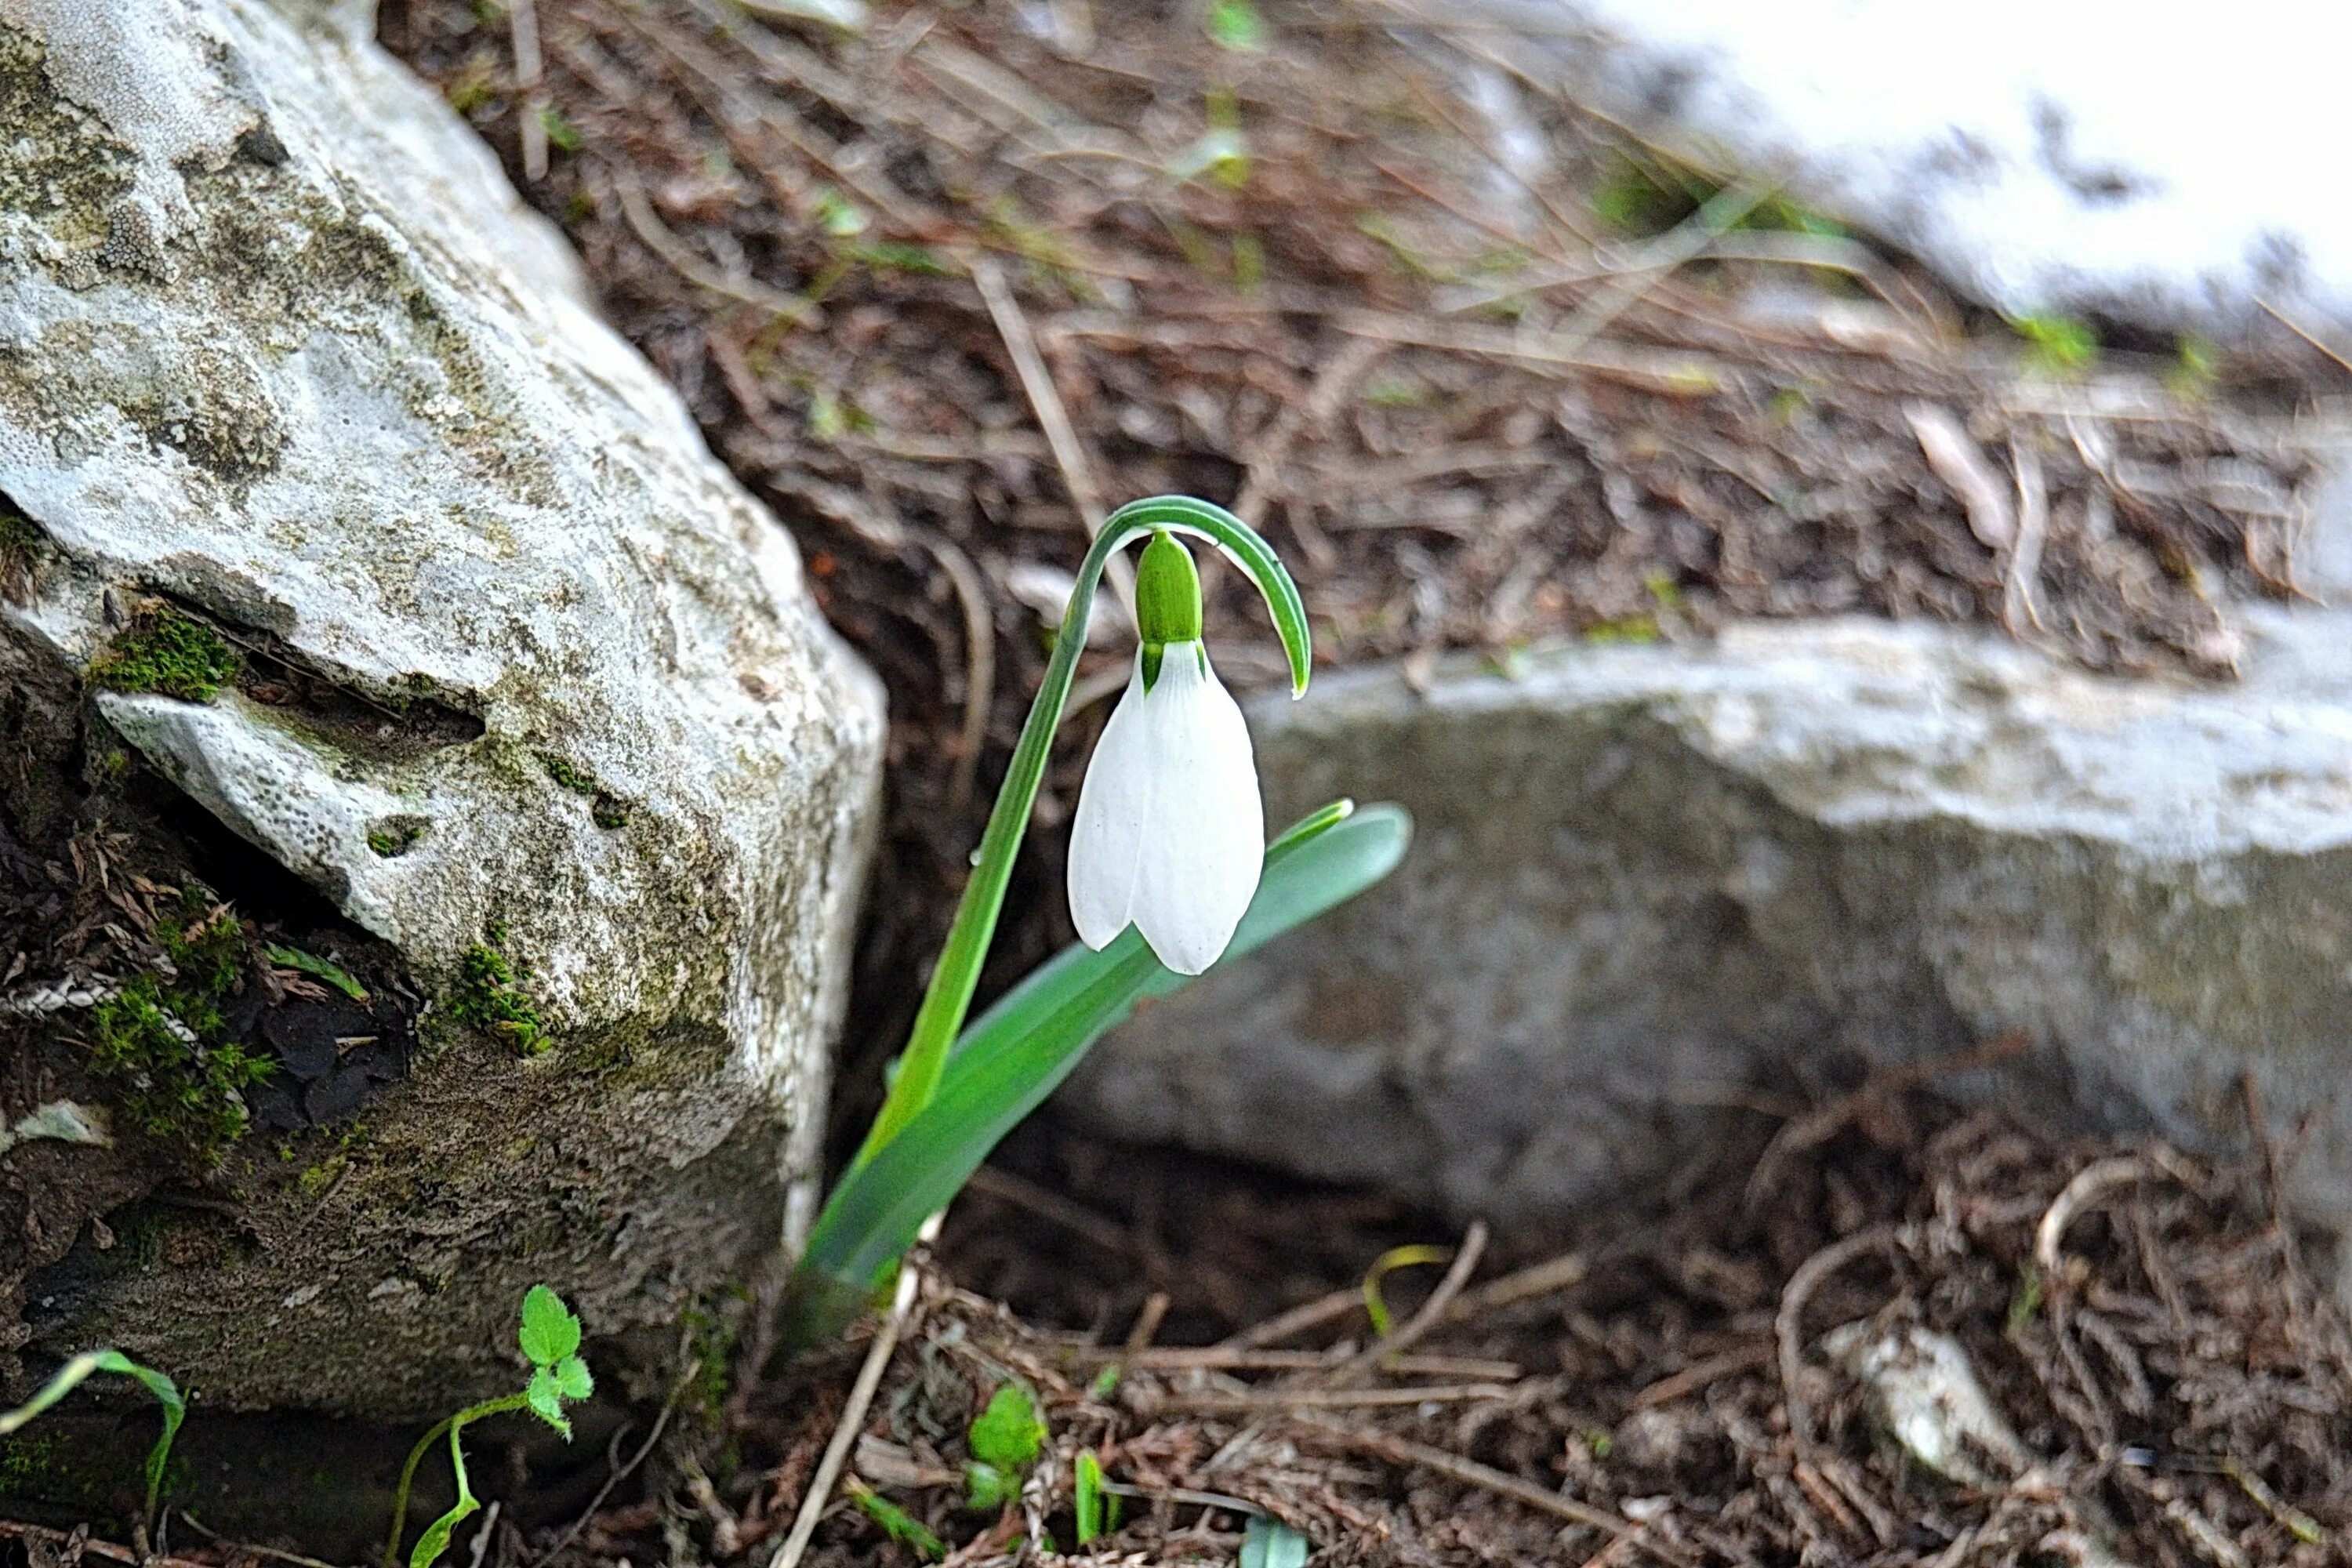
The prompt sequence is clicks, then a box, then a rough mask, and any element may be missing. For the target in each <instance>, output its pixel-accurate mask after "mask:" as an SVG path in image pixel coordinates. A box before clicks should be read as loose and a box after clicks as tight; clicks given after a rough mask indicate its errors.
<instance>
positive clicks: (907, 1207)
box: [785, 496, 1411, 1344]
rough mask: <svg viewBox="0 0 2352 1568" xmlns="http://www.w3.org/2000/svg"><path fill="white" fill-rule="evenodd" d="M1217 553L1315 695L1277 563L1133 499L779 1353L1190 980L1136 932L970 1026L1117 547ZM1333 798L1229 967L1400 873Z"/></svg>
mask: <svg viewBox="0 0 2352 1568" xmlns="http://www.w3.org/2000/svg"><path fill="white" fill-rule="evenodd" d="M1160 531H1170V532H1175V533H1184V534H1191V535H1192V536H1193V537H1195V538H1199V539H1205V540H1207V541H1209V542H1211V543H1213V544H1214V545H1216V546H1217V547H1218V548H1219V549H1220V551H1221V552H1223V554H1224V555H1225V556H1226V557H1227V559H1228V560H1230V561H1231V562H1232V563H1234V564H1235V565H1237V566H1239V567H1240V568H1241V570H1242V572H1243V573H1244V575H1246V576H1248V577H1249V578H1250V579H1251V581H1252V582H1253V583H1255V585H1256V587H1257V589H1258V592H1259V594H1260V595H1262V596H1263V597H1264V598H1265V605H1266V608H1267V610H1268V612H1269V614H1270V615H1271V616H1272V618H1273V621H1274V625H1275V630H1276V634H1277V635H1278V636H1279V637H1280V639H1281V642H1282V646H1283V651H1284V654H1285V655H1286V658H1287V660H1288V663H1289V667H1290V677H1291V690H1292V694H1293V695H1294V696H1296V695H1297V694H1299V693H1301V692H1303V691H1305V690H1306V689H1307V675H1308V671H1309V669H1310V668H1311V664H1312V645H1311V641H1310V636H1309V633H1308V629H1307V612H1306V606H1305V605H1302V604H1301V603H1300V602H1299V597H1298V590H1297V586H1296V585H1295V584H1292V582H1291V580H1290V574H1289V573H1288V572H1287V571H1286V570H1285V569H1284V568H1283V565H1282V563H1281V561H1280V559H1279V558H1277V557H1276V554H1275V553H1274V551H1273V550H1272V548H1271V547H1269V546H1268V545H1267V544H1266V542H1265V540H1263V539H1261V538H1260V537H1259V536H1258V535H1257V533H1256V531H1255V530H1253V529H1251V528H1250V527H1249V525H1248V524H1246V523H1244V522H1243V521H1241V520H1240V519H1239V518H1237V517H1235V516H1234V515H1233V514H1232V513H1231V512H1229V511H1226V510H1224V509H1223V508H1222V507H1218V506H1213V505H1212V504H1210V503H1209V502H1207V501H1202V500H1193V499H1192V498H1191V497H1188V496H1156V497H1151V498H1150V499H1147V500H1139V501H1131V502H1129V504H1128V505H1126V506H1123V507H1121V508H1119V509H1118V510H1117V511H1115V512H1113V513H1112V514H1111V515H1110V516H1109V517H1108V519H1106V520H1105V521H1104V523H1103V526H1102V529H1101V531H1099V532H1097V534H1096V536H1095V542H1094V544H1093V547H1092V548H1091V549H1089V550H1088V551H1087V556H1086V560H1085V561H1084V562H1083V563H1081V564H1080V566H1079V569H1078V572H1077V575H1076V581H1075V583H1074V584H1072V586H1071V589H1070V593H1069V597H1068V601H1067V604H1066V608H1065V609H1064V612H1063V616H1062V622H1061V626H1060V627H1059V628H1058V631H1057V633H1056V635H1055V641H1054V647H1053V652H1052V654H1051V656H1050V657H1049V658H1048V660H1047V663H1046V667H1045V679H1044V680H1043V681H1042V682H1041V683H1040V685H1039V689H1038V691H1037V695H1036V698H1035V699H1034V701H1033V702H1032V703H1031V706H1030V710H1029V716H1028V719H1027V720H1026V721H1024V724H1023V726H1022V731H1021V737H1020V740H1019V742H1017V743H1016V744H1015V746H1014V748H1013V761H1012V764H1011V766H1010V767H1009V768H1008V769H1007V770H1006V773H1005V778H1004V783H1003V786H1002V787H1001V788H1000V789H999V791H998V793H997V797H996V804H995V805H994V806H993V807H992V809H991V811H990V813H989V818H988V825H987V826H986V828H985V829H984V830H983V831H982V836H981V842H980V848H979V850H978V852H977V853H976V854H975V855H974V856H973V857H972V873H971V879H970V880H969V881H968V882H967V883H966V884H965V886H964V891H963V897H962V900H961V902H960V903H959V904H958V906H957V909H956V914H955V920H954V922H953V924H952V925H951V926H950V929H949V931H948V938H947V942H946V946H945V949H944V951H943V952H941V953H940V960H939V963H938V965H937V966H936V967H935V968H934V969H933V971H932V973H931V978H930V983H929V986H928V987H927V988H926V989H925V992H924V994H923V1000H922V1003H921V1005H920V1006H919V1008H918V1010H917V1012H916V1015H915V1021H914V1025H913V1026H912V1028H911V1029H910V1030H909V1032H908V1040H907V1047H906V1049H905V1051H904V1052H903V1053H901V1055H900V1057H899V1058H898V1071H897V1074H896V1076H895V1077H894V1078H893V1079H891V1081H890V1085H889V1089H888V1092H887V1095H886V1096H885V1098H884V1100H883V1103H882V1109H881V1110H880V1111H879V1112H878V1113H877V1115H876V1117H875V1119H874V1124H873V1127H872V1128H871V1130H870V1131H868V1132H867V1133H866V1142H865V1143H864V1145H863V1146H862V1147H861V1148H860V1149H859V1150H858V1152H857V1154H856V1158H855V1159H854V1160H852V1162H851V1163H850V1166H849V1170H848V1172H847V1173H846V1174H845V1176H844V1178H843V1180H842V1182H841V1184H840V1185H839V1186H838V1187H836V1188H835V1191H834V1193H833V1194H832V1195H831V1196H830V1197H829V1198H828V1199H827V1200H826V1203H825V1205H824V1210H823V1211H822V1212H821V1213H820V1214H819V1215H818V1216H817V1223H816V1226H815V1228H814V1232H813V1233H812V1235H811V1237H810V1240H809V1244H808V1247H807V1248H806V1250H805V1251H804V1252H803V1255H802V1258H801V1261H800V1265H799V1268H797V1269H796V1270H795V1272H794V1275H793V1281H792V1285H791V1289H790V1291H789V1293H788V1295H787V1299H786V1301H785V1316H786V1325H785V1342H787V1343H792V1344H806V1343H810V1342H814V1340H816V1339H819V1338H823V1337H827V1336H830V1335H831V1334H834V1333H837V1332H838V1331H841V1330H843V1329H845V1327H847V1325H848V1324H849V1323H850V1322H851V1321H855V1319H856V1316H857V1314H858V1313H859V1312H861V1311H862V1310H864V1309H865V1307H866V1303H867V1300H868V1299H869V1298H870V1297H871V1295H872V1294H873V1292H874V1290H875V1289H877V1286H878V1285H879V1284H880V1283H881V1281H882V1280H883V1279H885V1278H886V1277H887V1275H888V1274H889V1273H890V1272H891V1270H892V1269H893V1268H895V1267H896V1266H897V1263H898V1259H899V1258H901V1257H902V1256H903V1255H904V1253H905V1251H906V1249H907V1248H908V1247H909V1246H910V1245H912V1243H913V1241H914V1237H915V1236H916V1233H917V1232H918V1231H919V1229H920V1228H921V1226H922V1224H923V1222H924V1221H925V1219H926V1218H928V1217H929V1215H931V1214H933V1213H936V1212H938V1211H939V1210H940V1209H942V1208H944V1207H945V1206H946V1205H947V1204H948V1202H949V1201H950V1199H952V1198H953V1197H954V1196H955V1194H956V1193H957V1192H958V1191H959V1190H960V1189H961V1187H962V1185H963V1184H964V1182H965V1181H966V1180H967V1179H968V1178H969V1177H970V1176H971V1173H972V1172H973V1171H974V1170H976V1169H978V1168H979V1165H980V1163H981V1161H982V1160H983V1159H985V1158H986V1157H987V1155H988V1152H989V1151H990V1150H991V1149H992V1148H994V1147H995V1146H996V1143H997V1141H998V1140H999V1139H1001V1138H1003V1136H1004V1134H1005V1133H1006V1132H1007V1131H1011V1129H1012V1128H1013V1124H1014V1123H1016V1122H1017V1121H1020V1119H1021V1118H1022V1117H1024V1116H1025V1115H1027V1114H1028V1113H1029V1111H1030V1110H1033V1109H1034V1108H1035V1107H1036V1105H1037V1104H1038V1103H1039V1102H1040V1101H1041V1100H1044V1098H1045V1096H1046V1095H1047V1094H1049V1093H1051V1092H1052V1091H1053V1089H1054V1088H1055V1086H1056V1085H1057V1084H1059V1083H1060V1082H1061V1081H1062V1080H1063V1079H1065V1078H1066V1077H1067V1076H1068V1075H1069V1073H1070V1072H1071V1070H1072V1069H1073V1068H1076V1065H1077V1062H1078V1060H1079V1058H1081V1057H1083V1056H1084V1055H1085V1053H1086V1051H1087V1048H1088V1047H1091V1046H1092V1045H1093V1044H1094V1042H1095V1040H1096V1039H1097V1038H1098V1037H1100V1036H1101V1035H1102V1034H1103V1033H1104V1032H1105V1031H1106V1030H1108V1029H1109V1028H1110V1027H1112V1026H1114V1025H1116V1024H1117V1023H1118V1022H1119V1021H1120V1020H1121V1019H1122V1018H1124V1017H1126V1016H1128V1014H1129V1012H1131V1011H1132V1010H1133V1008H1134V1006H1135V1005H1136V1004H1137V1002H1138V1001H1139V1000H1141V999H1142V998H1144V997H1146V996H1150V995H1165V994H1168V993H1169V992H1171V991H1173V990H1175V989H1176V988H1177V987H1178V986H1179V985H1181V984H1183V983H1184V977H1183V976H1181V975H1178V974H1177V973H1174V972H1173V971H1171V970H1170V969H1168V968H1167V967H1165V966H1164V965H1162V964H1161V963H1160V961H1159V959H1158V958H1157V957H1155V956H1154V955H1153V953H1152V952H1151V951H1150V947H1149V946H1148V945H1147V943H1146V942H1145V941H1144V939H1143V937H1142V936H1141V934H1140V933H1139V931H1137V930H1136V929H1135V928H1134V927H1133V926H1131V925H1130V926H1129V927H1128V928H1127V929H1126V930H1125V931H1124V932H1123V933H1121V934H1120V935H1119V936H1118V937H1117V938H1115V939H1113V940H1112V941H1111V942H1108V944H1107V945H1105V946H1104V947H1103V948H1102V949H1100V950H1099V951H1092V950H1088V949H1086V948H1084V947H1074V948H1072V949H1071V950H1069V951H1067V952H1064V953H1063V954H1061V955H1060V956H1059V957H1057V958H1055V960H1054V961H1053V962H1052V963H1048V964H1047V965H1045V968H1043V969H1041V970H1039V971H1038V972H1037V973H1034V974H1032V975H1031V976H1030V977H1029V978H1028V979H1027V980H1025V981H1024V982H1023V983H1022V984H1020V985H1018V986H1016V987H1014V989H1013V992H1012V993H1011V994H1009V995H1007V996H1006V997H1005V998H1004V999H1003V1001H1001V1002H999V1003H998V1004H997V1005H995V1006H994V1007H992V1008H991V1009H990V1010H989V1012H988V1014H987V1015H986V1016H983V1017H982V1019H981V1020H980V1022H979V1023H978V1024H977V1025H975V1026H973V1027H972V1028H971V1030H969V1031H966V1030H965V1029H964V1020H965V1016H966V1015H967V1014H968V1012H969V1011H970V1009H971V997H972V992H973V990H974V988H975V987H976V986H977V985H978V984H979V980H980V969H981V964H982V961H983V960H984V959H985V958H986V957H987V954H988V947H989V943H990V942H991V940H992V938H993V936H994V934H995V930H996V921H997V917H998V914H999V912H1000V910H1002V909H1003V903H1004V893H1005V889H1006V886H1007V885H1008V883H1009V882H1010V881H1011V879H1012V875H1013V861H1014V858H1016V857H1017V855H1018V854H1019V852H1020V848H1021V841H1022V838H1023V837H1024V834H1025V833H1026V831H1027V827H1028V820H1029V815H1030V811H1031V809H1032V807H1033V806H1034V804H1035V801H1036V796H1037V788H1038V784H1039V782H1040V781H1041V780H1042V778H1043V777H1044V774H1045V762H1046V756H1047V753H1048V751H1049V750H1050V748H1051V746H1052V744H1053V739H1054V734H1055V730H1056V729H1058V728H1059V726H1060V723H1061V719H1062V709H1063V706H1064V704H1065V703H1066V701H1067V700H1068V697H1069V692H1070V686H1071V682H1072V681H1073V679H1075V678H1076V673H1077V663H1078V656H1079V654H1080V652H1081V651H1082V650H1083V649H1084V648H1085V647H1086V642H1087V637H1086V632H1087V621H1088V619H1089V617H1090V616H1091V615H1092V613H1093V607H1094V596H1095V593H1096V591H1097V587H1098V585H1099V584H1100V582H1101V579H1102V574H1103V572H1104V570H1105V568H1106V567H1107V566H1108V564H1109V562H1110V558H1111V555H1112V554H1113V552H1117V551H1118V550H1120V549H1123V548H1124V547H1125V546H1127V545H1128V544H1129V543H1132V542H1136V541H1137V540H1139V539H1140V538H1143V537H1144V536H1146V535H1148V534H1152V533H1156V532H1160ZM1352 811H1353V807H1352V805H1349V804H1348V803H1344V802H1343V803H1340V804H1339V805H1333V806H1331V807H1328V808H1326V809H1325V810H1324V811H1322V812H1319V813H1318V814H1316V815H1315V816H1313V817H1311V818H1309V819H1308V820H1307V822H1304V823H1301V824H1300V825H1299V826H1297V827H1295V828H1293V829H1292V830H1291V832H1290V833H1288V834H1286V835H1285V836H1284V837H1282V838H1281V839H1279V840H1277V841H1276V843H1275V844H1274V845H1272V846H1270V847H1268V849H1267V850H1266V855H1265V871H1264V875H1263V878H1262V879H1261V881H1260V883H1259V886H1258V889H1257V892H1256V895H1255V898H1254V900H1252V902H1251V903H1250V906H1249V908H1248V910H1247V911H1246V912H1245V913H1244V915H1243V917H1242V920H1241V922H1240V925H1239V927H1238V929H1237V930H1235V931H1234V934H1233V936H1232V938H1231V940H1230V941H1229V942H1227V944H1226V946H1225V949H1224V956H1225V957H1236V956H1239V955H1240V954H1242V953H1245V952H1249V951H1250V950H1251V949H1253V948H1255V947H1256V946H1258V945H1260V944H1262V943H1264V942H1267V941H1269V940H1271V939H1272V938H1273V937H1275V936H1276V935H1278V934H1280V933H1281V932H1282V931H1286V930H1288V929H1289V928H1290V927H1292V926H1294V925H1297V924H1298V923H1299V922H1301V921H1306V920H1310V919H1312V918H1314V917H1315V916H1316V915H1318V914H1321V913H1323V912H1324V911H1325V910H1329V909H1331V908H1332V907H1334V906H1335V905H1337V904H1339V903H1340V902H1342V901H1343V900H1347V899H1349V898H1351V897H1353V896H1354V895H1355V894H1357V893H1359V892H1360V891H1362V890H1363V889H1365V888H1367V887H1369V886H1370V885H1371V884H1372V883H1373V882H1376V881H1378V880H1379V879H1381V877H1384V876H1386V875H1387V874H1388V872H1389V871H1390V870H1391V869H1392V868H1394V867H1395V865H1396V863H1397V861H1398V860H1399V859H1400V858H1402V856H1403V853H1404V847H1405V844H1406V843H1407V841H1408V840H1409V838H1410V837H1411V823H1410V819H1409V818H1408V817H1406V816H1405V815H1404V814H1403V813H1402V811H1398V810H1396V809H1395V808H1393V807H1388V808H1383V807H1374V808H1372V809H1371V810H1370V811H1367V812H1364V813H1361V814H1359V815H1357V816H1354V817H1353V819H1352V820H1351V819H1350V813H1351V812H1352Z"/></svg>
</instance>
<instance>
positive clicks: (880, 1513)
mask: <svg viewBox="0 0 2352 1568" xmlns="http://www.w3.org/2000/svg"><path fill="white" fill-rule="evenodd" d="M846 1485H847V1487H848V1490H849V1500H851V1501H852V1502H854V1503H856V1505H857V1506H858V1507H859V1508H862V1509H864V1510H866V1517H867V1518H868V1519H871V1520H872V1521H874V1522H875V1523H877V1524H878V1525H880V1526H881V1527H882V1533H883V1534H885V1535H887V1536H888V1537H889V1538H890V1539H891V1540H893V1541H895V1542H898V1543H899V1544H900V1545H901V1546H908V1547H912V1548H913V1549H914V1552H915V1555H916V1556H918V1557H920V1558H921V1559H922V1560H923V1561H924V1562H926V1563H937V1562H938V1561H939V1560H940V1558H942V1557H945V1556H946V1555H947V1554H948V1543H947V1542H944V1541H941V1540H940V1538H939V1537H938V1536H936V1535H934V1534H932V1533H931V1531H930V1530H929V1527H927V1526H926V1525H925V1524H924V1523H923V1521H921V1520H919V1519H917V1518H916V1517H915V1516H914V1515H913V1514H911V1513H908V1511H907V1510H905V1509H903V1508H900V1507H899V1506H898V1504H897V1503H895V1502H892V1501H891V1500H889V1499H888V1498H886V1497H884V1496H883V1495H882V1494H881V1493H880V1492H877V1491H876V1490H875V1489H873V1488H871V1487H868V1486H866V1485H864V1484H862V1483H860V1482H859V1481H858V1480H857V1479H856V1478H855V1477H852V1478H851V1479H849V1481H848V1482H847V1483H846Z"/></svg>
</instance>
